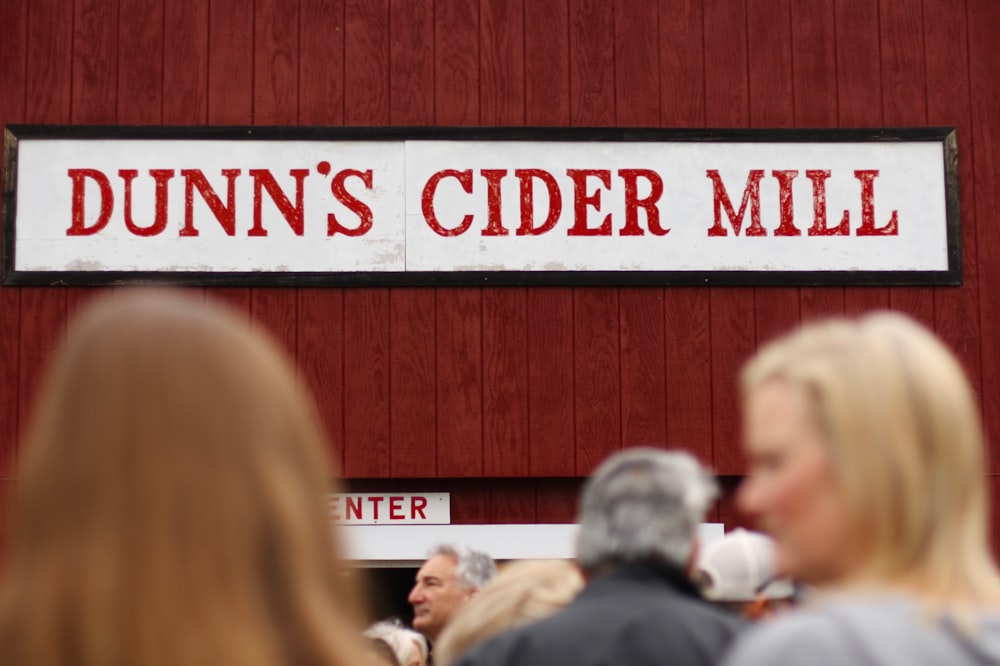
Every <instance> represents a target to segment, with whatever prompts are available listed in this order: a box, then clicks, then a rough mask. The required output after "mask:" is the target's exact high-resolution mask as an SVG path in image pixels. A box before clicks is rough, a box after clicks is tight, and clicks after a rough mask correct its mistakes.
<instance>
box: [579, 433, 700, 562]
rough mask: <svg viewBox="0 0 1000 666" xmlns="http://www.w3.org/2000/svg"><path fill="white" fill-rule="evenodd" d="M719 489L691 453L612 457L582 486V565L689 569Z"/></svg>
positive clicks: (647, 451) (635, 452) (643, 451)
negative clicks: (700, 529) (659, 565)
mask: <svg viewBox="0 0 1000 666" xmlns="http://www.w3.org/2000/svg"><path fill="white" fill-rule="evenodd" d="M716 494H717V486H716V483H715V479H714V478H713V477H712V475H711V474H710V473H709V472H708V471H707V470H706V469H705V468H703V467H702V466H701V465H700V464H699V463H698V461H697V460H695V459H694V458H693V457H692V456H691V455H689V454H687V453H684V452H681V451H663V450H660V449H654V448H635V449H628V450H625V451H622V452H620V453H617V454H615V455H613V456H611V457H610V458H608V459H607V460H606V461H605V462H603V463H602V464H601V465H600V467H598V468H597V470H596V471H595V472H594V474H593V475H592V476H591V477H590V478H589V479H588V480H587V482H586V483H585V484H584V487H583V491H582V495H581V499H580V511H579V517H578V522H579V523H580V532H579V538H578V543H577V559H578V561H579V563H580V566H581V568H582V569H583V570H584V572H585V573H587V574H588V575H591V574H594V573H596V572H598V571H599V570H601V569H602V568H605V567H607V566H615V565H621V564H629V563H637V562H649V563H663V564H670V565H673V566H675V567H679V568H682V569H685V570H687V569H688V568H689V566H690V564H691V560H692V556H693V554H694V552H695V548H696V544H697V537H698V526H699V525H700V524H701V522H702V521H703V520H704V517H705V512H706V511H707V510H708V507H709V505H710V504H711V502H712V501H713V500H714V499H715V497H716Z"/></svg>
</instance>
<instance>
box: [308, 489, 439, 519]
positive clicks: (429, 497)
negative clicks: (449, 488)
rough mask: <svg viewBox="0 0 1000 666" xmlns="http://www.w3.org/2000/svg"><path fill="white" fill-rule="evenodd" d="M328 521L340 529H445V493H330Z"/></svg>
mask: <svg viewBox="0 0 1000 666" xmlns="http://www.w3.org/2000/svg"><path fill="white" fill-rule="evenodd" d="M328 505H329V508H330V519H331V520H333V521H334V522H338V523H341V524H343V525H410V524H423V525H447V524H448V523H450V522H451V495H450V494H449V493H331V494H330V495H329V497H328Z"/></svg>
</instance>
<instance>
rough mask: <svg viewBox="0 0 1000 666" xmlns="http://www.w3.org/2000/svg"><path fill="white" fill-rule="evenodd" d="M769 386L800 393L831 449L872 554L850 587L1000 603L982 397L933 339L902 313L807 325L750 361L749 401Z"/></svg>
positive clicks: (852, 516) (747, 372) (860, 533)
mask: <svg viewBox="0 0 1000 666" xmlns="http://www.w3.org/2000/svg"><path fill="white" fill-rule="evenodd" d="M774 380H779V381H786V382H788V383H789V384H790V385H792V386H795V387H798V388H799V389H800V390H801V391H802V392H803V395H804V396H805V397H806V400H807V402H808V404H809V405H810V408H811V409H812V411H813V416H814V418H815V420H816V423H817V424H818V426H819V428H820V430H821V431H822V432H823V434H824V435H825V438H826V440H827V441H828V444H829V446H830V454H831V458H832V460H833V463H834V466H835V470H836V474H837V478H838V481H839V483H840V484H841V486H842V488H843V491H844V495H845V498H846V499H845V501H846V503H847V507H846V509H847V511H848V515H849V516H850V520H851V522H852V524H853V526H854V529H855V533H856V534H857V535H858V536H859V538H860V539H861V541H862V542H863V543H864V544H866V546H867V550H866V553H867V555H866V556H865V557H864V558H863V559H864V562H863V563H862V565H861V569H860V570H859V571H856V572H853V574H852V579H853V580H855V581H858V582H862V583H864V584H876V585H890V586H902V587H905V588H909V589H913V590H919V591H920V592H921V593H922V594H923V595H925V596H926V597H928V598H936V599H942V600H946V599H955V600H964V601H971V602H983V601H997V600H998V599H1000V578H998V572H997V569H996V567H995V565H994V562H993V560H992V558H991V556H990V553H989V548H988V536H987V529H988V526H987V495H986V489H985V483H984V478H983V476H984V474H985V471H986V470H985V463H984V446H983V437H982V431H981V426H980V420H979V414H978V411H977V409H976V405H975V402H976V401H975V397H974V395H973V392H972V389H971V387H970V386H969V383H968V381H967V379H966V377H965V375H964V373H963V371H962V369H961V367H960V366H959V363H958V362H957V360H956V359H955V358H954V356H953V355H952V354H951V353H950V352H949V351H948V350H947V349H946V348H945V346H944V345H943V344H942V343H941V342H940V341H939V340H937V338H935V337H934V335H933V334H932V333H930V332H929V331H927V330H926V329H925V328H923V327H922V326H921V325H919V324H917V323H916V322H915V321H913V320H912V319H910V318H908V317H906V316H904V315H901V314H896V313H874V314H870V315H868V316H865V317H863V318H861V319H858V320H855V321H846V320H835V321H828V322H822V323H818V324H813V325H809V326H804V327H802V328H801V329H799V330H797V331H795V332H793V333H791V334H789V335H787V336H785V337H783V338H781V339H779V340H777V341H775V342H773V343H771V344H770V345H768V346H766V347H765V348H764V349H762V350H761V351H760V353H759V354H758V355H757V356H756V357H755V358H754V359H752V360H751V361H750V362H749V363H748V365H747V366H746V367H745V369H744V371H743V375H742V389H743V394H744V399H746V396H747V395H748V394H749V393H750V392H752V391H753V390H754V389H756V388H757V387H759V386H760V385H762V384H764V383H766V382H770V381H774Z"/></svg>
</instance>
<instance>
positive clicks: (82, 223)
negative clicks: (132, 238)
mask: <svg viewBox="0 0 1000 666" xmlns="http://www.w3.org/2000/svg"><path fill="white" fill-rule="evenodd" d="M66 173H67V174H68V175H69V177H70V178H72V179H73V199H72V201H73V203H72V222H71V223H70V226H69V229H67V230H66V235H67V236H93V235H94V234H96V233H97V232H98V231H100V230H101V229H103V228H104V227H106V226H108V222H109V221H110V220H111V211H112V209H113V208H114V205H115V197H114V194H113V193H112V192H111V183H110V182H109V181H108V177H107V176H105V175H104V173H103V172H101V171H98V170H97V169H68V170H67V171H66ZM86 178H90V179H91V180H93V181H94V182H95V183H97V187H98V189H99V190H100V192H101V212H100V214H99V215H98V216H97V220H96V221H95V222H94V223H93V224H92V225H90V226H89V227H88V226H87V220H86V219H85V217H84V213H85V212H86V208H85V206H84V197H85V196H86V188H87V183H86V181H85V179H86Z"/></svg>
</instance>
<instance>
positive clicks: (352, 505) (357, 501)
mask: <svg viewBox="0 0 1000 666" xmlns="http://www.w3.org/2000/svg"><path fill="white" fill-rule="evenodd" d="M363 503H364V500H362V499H361V498H360V497H348V498H347V519H348V520H350V519H351V513H353V514H354V518H355V519H356V520H361V505H362V504H363Z"/></svg>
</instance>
